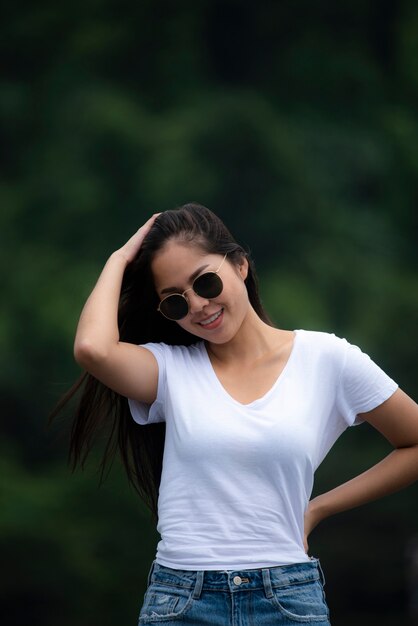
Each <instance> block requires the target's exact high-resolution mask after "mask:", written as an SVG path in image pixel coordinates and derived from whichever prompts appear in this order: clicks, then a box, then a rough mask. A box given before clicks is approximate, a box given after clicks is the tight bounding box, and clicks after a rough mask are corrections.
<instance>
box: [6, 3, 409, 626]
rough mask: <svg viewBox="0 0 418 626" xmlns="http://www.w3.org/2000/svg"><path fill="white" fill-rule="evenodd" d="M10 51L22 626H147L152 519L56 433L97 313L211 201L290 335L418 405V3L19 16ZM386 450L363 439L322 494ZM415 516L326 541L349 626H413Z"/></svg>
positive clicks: (120, 482)
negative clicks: (143, 260)
mask: <svg viewBox="0 0 418 626" xmlns="http://www.w3.org/2000/svg"><path fill="white" fill-rule="evenodd" d="M0 33H1V37H0V58H1V65H2V78H1V84H0V109H1V118H2V138H1V154H0V160H1V170H0V171H1V181H0V206H1V217H0V220H1V221H0V230H1V251H0V255H1V256H0V258H1V280H2V306H1V311H0V338H1V351H0V360H1V380H0V385H1V423H2V437H1V461H0V462H1V465H2V467H1V470H2V471H1V474H0V475H1V500H2V503H1V512H0V554H1V555H2V574H3V579H4V582H3V584H2V585H1V587H0V595H1V596H2V597H1V607H2V610H5V612H6V616H7V620H6V622H4V623H8V624H10V625H11V626H12V625H19V626H20V625H23V624H28V623H30V624H32V625H33V626H38V625H39V626H40V625H42V626H91V625H92V624H93V625H96V624H97V625H99V624H100V626H121V625H125V624H126V626H129V625H132V624H135V623H136V620H137V613H138V611H139V607H140V605H141V602H142V594H143V592H144V588H145V582H146V575H147V572H148V569H149V566H150V564H151V561H152V559H153V556H154V554H155V547H156V542H157V540H158V537H157V534H156V532H155V530H154V528H153V526H152V523H151V519H150V515H149V513H148V512H147V511H146V510H145V509H144V507H143V506H142V504H141V502H140V501H139V500H138V498H137V496H136V495H135V494H134V493H133V491H132V490H130V489H129V488H128V487H127V484H126V480H125V478H124V476H123V473H122V471H121V469H120V466H119V463H118V462H115V464H114V469H113V470H112V473H111V475H110V477H109V479H108V481H107V482H106V483H105V486H104V487H103V488H102V489H100V490H98V489H97V484H98V473H97V470H96V467H97V460H98V458H99V454H100V445H98V447H97V453H96V454H97V458H92V459H91V461H90V462H89V464H88V466H87V469H86V471H85V473H81V472H78V473H76V474H75V475H72V474H71V473H70V472H69V470H68V469H67V467H66V450H67V449H66V434H67V432H68V425H69V417H70V412H69V411H67V414H66V415H63V416H62V417H61V418H60V419H59V420H58V421H57V422H56V423H55V426H54V428H53V429H52V430H50V431H47V430H46V427H45V425H46V418H47V414H48V411H49V410H50V409H51V408H52V406H53V405H54V403H55V402H56V400H57V399H58V398H59V396H60V394H61V393H62V392H63V391H65V390H66V389H67V388H68V386H69V385H70V384H71V383H72V382H73V380H74V379H75V377H76V376H77V375H78V373H79V370H78V367H77V366H76V365H75V363H74V361H73V357H72V342H73V337H74V331H75V327H76V323H77V320H78V315H79V313H80V310H81V307H82V305H83V303H84V301H85V299H86V297H87V295H88V294H89V292H90V290H91V289H92V287H93V285H94V282H95V280H96V278H97V276H98V274H99V272H100V269H101V267H102V266H103V264H104V262H105V260H106V258H107V256H108V255H109V254H110V253H111V252H112V251H113V250H114V249H116V248H117V247H119V246H120V245H122V244H123V243H124V241H125V240H127V239H128V238H129V236H130V235H131V234H132V233H133V232H134V231H135V230H136V229H137V228H138V227H139V226H140V225H141V224H142V223H143V222H144V221H145V220H146V219H147V218H148V217H149V216H150V215H151V213H153V212H156V211H163V210H165V209H169V208H174V207H175V206H178V205H180V204H183V203H184V202H187V201H190V200H195V201H198V202H201V203H202V204H205V205H206V206H208V207H210V208H211V209H213V210H214V211H215V212H217V213H218V214H219V215H220V216H221V217H222V218H223V219H224V220H225V222H226V224H227V225H228V226H229V227H230V229H231V230H232V232H233V233H234V234H235V236H236V237H237V239H238V240H239V241H240V242H242V243H244V244H245V245H247V246H249V247H250V248H251V250H252V252H253V256H254V258H255V260H256V264H257V268H258V271H259V274H260V279H261V291H262V297H263V300H264V303H265V305H266V307H267V309H268V310H269V312H270V313H271V315H272V316H273V318H274V320H275V322H276V323H277V324H278V325H279V326H280V327H282V328H309V329H315V330H325V331H328V332H335V333H336V334H338V335H340V336H343V337H346V338H347V339H348V340H349V341H351V342H352V343H356V344H358V345H360V346H361V347H362V349H363V350H364V351H366V352H368V353H369V354H370V355H371V356H372V358H373V359H374V360H375V361H376V362H377V363H379V364H380V365H381V366H382V367H383V369H385V371H387V372H388V373H389V374H390V375H391V376H392V377H393V378H394V379H395V380H397V381H398V382H399V384H400V386H401V387H402V388H403V389H404V390H405V391H406V392H407V393H409V394H410V395H412V396H413V397H415V398H417V396H418V394H417V374H418V371H417V369H418V366H417V359H416V328H417V309H418V273H417V264H418V255H417V245H416V233H417V230H418V228H417V226H418V219H417V215H418V213H417V200H418V194H417V184H416V183H417V172H418V119H417V114H416V111H417V106H418V5H417V3H416V2H413V1H412V0H409V1H406V0H405V1H403V2H394V1H385V0H381V1H380V2H372V1H371V0H362V1H361V2H360V1H359V0H351V1H350V2H347V3H337V2H331V1H330V0H316V1H315V2H312V1H308V0H305V1H297V0H296V1H291V0H286V1H283V2H280V1H275V0H261V1H260V2H258V3H255V2H251V3H250V2H238V1H232V0H223V1H222V2H221V1H217V0H212V1H211V0H201V1H199V0H195V1H194V2H192V1H190V0H184V1H182V2H176V1H174V0H172V1H166V2H155V1H151V0H142V1H139V2H125V1H120V2H115V1H114V0H112V1H110V0H108V1H106V0H84V1H83V2H80V1H79V0H73V1H72V2H63V3H56V2H52V1H51V0H49V1H40V2H36V3H35V2H33V3H24V2H21V1H19V0H17V1H15V2H13V3H11V2H9V3H8V5H7V6H6V8H5V9H4V11H3V17H2V20H1V21H0ZM387 451H389V446H388V444H387V443H386V442H385V441H384V440H383V439H382V438H381V437H380V436H379V435H378V434H377V433H375V432H374V431H373V430H372V429H371V428H370V427H368V426H367V425H362V426H360V427H358V428H353V429H350V430H349V431H347V432H346V433H345V434H344V435H343V437H342V438H341V439H340V440H339V442H338V443H337V444H336V446H335V448H334V449H333V451H332V452H331V453H330V455H329V457H328V458H327V459H326V461H325V462H324V464H323V465H322V466H321V468H320V470H319V471H318V474H317V481H316V492H319V491H322V490H324V489H327V488H330V487H332V486H334V485H336V484H338V483H340V482H341V481H343V480H346V479H348V478H350V477H352V476H353V475H355V474H356V473H358V472H359V471H362V470H363V469H365V468H367V467H369V466H370V465H371V464H372V463H374V462H375V461H377V460H379V459H380V458H381V457H382V456H383V455H384V454H385V453H386V452H387ZM417 513H418V499H417V488H416V487H410V488H408V489H407V490H405V491H403V492H402V493H399V494H396V495H394V496H391V497H388V498H386V499H384V500H382V501H380V502H377V503H374V504H370V505H367V506H366V507H363V508H361V509H358V510H355V511H352V512H349V513H345V514H341V515H339V516H336V517H335V518H334V519H330V520H328V521H326V522H324V523H323V524H322V526H321V527H319V528H318V529H317V530H316V531H315V532H314V534H313V535H312V538H311V548H312V552H313V553H314V554H316V555H317V556H319V557H320V558H321V560H322V563H323V567H324V569H325V575H326V577H327V586H326V589H327V593H328V601H329V605H330V607H331V611H332V615H333V625H334V626H348V625H350V626H351V625H352V624H354V623H355V624H357V625H358V626H369V625H370V624H379V626H386V625H389V624H390V625H393V624H395V623H396V624H397V625H398V624H399V625H404V624H416V623H418V617H417V613H415V618H414V617H413V608H412V607H413V603H414V602H415V606H416V604H417V597H416V591H415V590H416V587H417V585H418V582H417V581H416V580H415V583H413V581H412V579H411V573H412V569H411V566H410V560H411V557H412V554H413V551H414V549H415V551H416V550H417V541H418V540H417V537H418V515H417ZM414 546H415V548H414ZM414 593H415V600H414V599H413V595H414ZM408 615H409V619H408Z"/></svg>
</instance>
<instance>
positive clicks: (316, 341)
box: [296, 329, 350, 353]
mask: <svg viewBox="0 0 418 626" xmlns="http://www.w3.org/2000/svg"><path fill="white" fill-rule="evenodd" d="M296 337H297V340H298V341H300V343H302V344H303V345H304V346H305V347H307V348H309V349H311V350H313V351H320V352H327V353H334V352H336V353H338V352H341V351H342V352H343V351H345V350H346V348H347V347H348V346H349V345H350V344H349V343H348V341H347V340H346V339H344V338H343V337H338V336H337V335H335V334H334V333H328V332H324V331H319V330H305V329H299V330H297V331H296Z"/></svg>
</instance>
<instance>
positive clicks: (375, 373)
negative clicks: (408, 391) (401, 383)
mask: <svg viewBox="0 0 418 626" xmlns="http://www.w3.org/2000/svg"><path fill="white" fill-rule="evenodd" d="M342 341H343V342H344V350H343V367H342V370H341V376H340V380H339V386H338V392H337V403H338V407H339V410H340V412H341V414H342V415H343V417H344V419H345V420H346V422H347V424H348V425H349V426H353V425H357V424H361V422H362V421H363V420H362V419H361V418H359V417H358V414H359V413H365V412H366V411H371V410H372V409H375V408H376V407H378V406H379V405H380V404H382V402H384V401H385V400H387V399H388V398H390V396H391V395H392V394H393V393H394V392H395V391H396V389H397V388H398V384H397V383H396V382H395V381H394V380H392V378H390V377H389V376H388V375H387V374H386V373H385V372H384V371H383V370H382V369H381V368H380V367H379V366H378V365H377V364H376V363H375V362H374V361H372V359H371V358H370V357H369V356H368V355H367V354H365V353H364V352H362V350H361V349H360V348H359V347H358V346H355V345H353V344H350V343H349V342H348V341H346V340H345V339H343V340H342Z"/></svg>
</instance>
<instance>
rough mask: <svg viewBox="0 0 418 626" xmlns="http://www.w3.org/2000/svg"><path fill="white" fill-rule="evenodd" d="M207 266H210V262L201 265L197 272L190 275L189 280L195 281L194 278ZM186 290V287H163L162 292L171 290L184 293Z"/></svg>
mask: <svg viewBox="0 0 418 626" xmlns="http://www.w3.org/2000/svg"><path fill="white" fill-rule="evenodd" d="M206 267H209V263H207V264H206V265H202V266H201V267H199V268H198V269H197V270H196V271H195V272H193V274H192V275H191V276H190V278H189V281H190V282H193V281H194V279H195V278H196V277H197V276H199V274H200V272H201V271H202V270H204V269H205V268H206ZM183 291H184V289H182V288H181V287H166V288H165V289H161V291H160V293H170V292H174V293H182V292H183Z"/></svg>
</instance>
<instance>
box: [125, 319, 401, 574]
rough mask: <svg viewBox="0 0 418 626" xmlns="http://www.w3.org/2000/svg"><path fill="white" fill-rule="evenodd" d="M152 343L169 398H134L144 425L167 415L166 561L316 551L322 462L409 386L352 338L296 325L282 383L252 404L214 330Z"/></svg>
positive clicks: (197, 563)
mask: <svg viewBox="0 0 418 626" xmlns="http://www.w3.org/2000/svg"><path fill="white" fill-rule="evenodd" d="M145 347H146V348H147V349H148V350H150V351H151V352H152V353H153V354H154V355H155V357H156V359H157V362H158V366H159V377H158V392H157V398H156V400H155V402H154V403H153V404H152V405H151V406H149V405H147V404H143V403H141V402H138V401H136V400H129V406H130V410H131V413H132V416H133V418H134V420H135V421H136V422H137V423H138V424H147V423H152V422H159V421H164V420H165V422H166V441H165V448H164V459H163V469H162V476H161V484H160V491H159V499H158V513H159V520H158V525H157V530H158V532H159V533H160V535H161V541H160V542H159V543H158V546H157V555H156V560H157V562H158V563H160V564H161V565H165V566H167V567H172V568H174V569H185V570H202V569H203V570H218V569H220V570H225V569H230V570H232V569H235V570H240V569H248V568H260V567H273V566H275V565H287V564H292V563H301V562H304V561H308V560H309V557H308V556H307V554H306V553H305V550H304V547H303V535H304V527H303V518H304V512H305V509H306V506H307V503H308V501H309V498H310V496H311V492H312V487H313V476H314V472H315V470H316V468H317V467H318V465H319V464H320V463H321V461H322V460H323V459H324V457H325V456H326V454H327V453H328V451H329V450H330V448H331V447H332V445H333V444H334V442H335V441H336V440H337V439H338V437H339V436H340V435H341V433H342V432H343V431H344V430H345V429H346V428H347V427H348V426H351V425H353V424H354V423H359V420H358V418H357V417H356V416H357V414H358V413H363V412H365V411H370V410H371V409H373V408H375V407H377V406H378V405H379V404H381V403H382V402H384V401H385V400H387V399H388V398H389V397H390V396H391V395H392V394H393V393H394V391H395V390H396V388H397V386H398V385H397V384H396V383H395V382H394V381H393V380H392V379H391V378H389V376H387V375H386V374H385V373H384V372H383V371H382V370H381V369H380V368H379V367H378V366H377V365H376V364H375V363H374V362H373V361H372V360H371V359H370V357H369V356H367V355H366V354H364V353H363V352H362V351H361V350H360V348H358V347H357V346H354V345H351V344H350V343H348V342H347V341H346V340H345V339H340V338H339V337H336V336H335V335H333V334H328V333H323V332H316V331H306V330H296V331H295V340H294V345H293V349H292V352H291V355H290V357H289V360H288V362H287V364H286V366H285V368H284V370H283V371H282V373H281V374H280V376H279V377H278V379H277V380H276V382H275V383H274V384H273V386H272V387H271V389H270V390H269V391H268V392H267V393H266V394H265V395H264V396H263V397H261V398H258V399H257V400H255V401H253V402H251V403H250V404H245V405H244V404H241V403H240V402H238V401H237V400H235V399H234V398H232V397H231V396H230V395H229V393H228V392H227V391H226V390H225V389H224V387H223V386H222V384H221V382H220V381H219V379H218V378H217V376H216V374H215V371H214V369H213V367H212V365H211V362H210V360H209V357H208V354H207V351H206V347H205V344H204V342H203V341H199V342H198V343H196V344H194V345H192V346H188V347H186V346H169V345H167V344H163V343H158V344H157V343H148V344H145Z"/></svg>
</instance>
